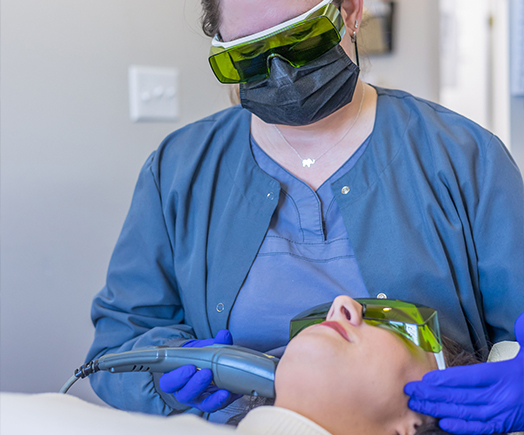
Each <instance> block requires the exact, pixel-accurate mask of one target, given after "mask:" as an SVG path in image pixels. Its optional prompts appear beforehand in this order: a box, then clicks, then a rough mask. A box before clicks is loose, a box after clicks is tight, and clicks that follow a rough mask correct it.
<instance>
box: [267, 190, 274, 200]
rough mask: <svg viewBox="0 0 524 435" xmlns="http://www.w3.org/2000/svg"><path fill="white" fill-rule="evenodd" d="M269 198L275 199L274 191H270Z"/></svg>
mask: <svg viewBox="0 0 524 435" xmlns="http://www.w3.org/2000/svg"><path fill="white" fill-rule="evenodd" d="M267 199H269V200H270V201H273V200H274V199H275V194H274V193H273V192H269V193H268V194H267Z"/></svg>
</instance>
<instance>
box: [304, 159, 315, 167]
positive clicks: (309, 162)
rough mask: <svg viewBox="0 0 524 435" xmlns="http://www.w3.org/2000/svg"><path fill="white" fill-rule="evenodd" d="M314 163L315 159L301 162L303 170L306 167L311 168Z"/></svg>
mask: <svg viewBox="0 0 524 435" xmlns="http://www.w3.org/2000/svg"><path fill="white" fill-rule="evenodd" d="M315 162H316V160H315V159H303V160H302V166H303V167H304V168H305V167H306V166H307V167H308V168H311V165H313V164H314V163H315Z"/></svg>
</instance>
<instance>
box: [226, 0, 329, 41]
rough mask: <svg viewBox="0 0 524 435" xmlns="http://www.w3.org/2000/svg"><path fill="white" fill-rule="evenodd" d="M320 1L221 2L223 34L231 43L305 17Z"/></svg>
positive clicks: (252, 0)
mask: <svg viewBox="0 0 524 435" xmlns="http://www.w3.org/2000/svg"><path fill="white" fill-rule="evenodd" d="M319 3H320V0H264V1H261V0H221V2H220V11H221V25H220V35H221V36H222V39H223V40H224V41H231V40H233V39H238V38H241V37H244V36H248V35H252V34H254V33H257V32H261V31H262V30H266V29H268V28H270V27H273V26H276V25H277V24H280V23H282V22H284V21H287V20H289V19H291V18H295V17H297V16H298V15H301V14H303V13H304V12H306V11H308V10H309V9H311V8H313V7H314V6H316V5H317V4H319Z"/></svg>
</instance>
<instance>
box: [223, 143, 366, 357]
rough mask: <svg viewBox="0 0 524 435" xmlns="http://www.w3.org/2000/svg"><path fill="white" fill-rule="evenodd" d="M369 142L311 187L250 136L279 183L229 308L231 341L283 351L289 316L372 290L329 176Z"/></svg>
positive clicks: (350, 163) (266, 168)
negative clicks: (268, 218) (268, 216)
mask: <svg viewBox="0 0 524 435" xmlns="http://www.w3.org/2000/svg"><path fill="white" fill-rule="evenodd" d="M368 142H369V138H368V139H367V140H366V141H364V143H363V144H362V145H361V146H360V147H359V148H358V149H357V150H356V151H355V153H353V155H352V156H351V157H350V158H349V159H348V160H347V161H346V162H345V163H344V164H343V165H342V166H341V167H340V168H339V169H338V170H337V171H336V172H335V173H334V174H333V175H332V176H331V177H330V178H329V179H328V180H326V181H325V182H324V183H323V184H322V186H320V187H319V188H318V189H317V191H316V192H315V191H314V190H313V189H312V188H311V187H310V186H309V185H308V184H307V183H305V182H303V181H302V180H300V179H299V178H297V177H295V176H294V175H293V174H291V173H290V172H288V171H287V170H286V169H284V168H283V167H282V166H280V165H279V164H278V163H277V162H275V161H274V160H273V159H272V158H271V157H269V156H268V155H267V154H266V153H265V152H264V151H263V150H262V149H261V148H260V147H259V145H258V144H257V143H256V142H255V140H254V139H253V137H251V147H252V150H253V154H254V157H255V160H256V162H257V164H258V166H259V167H260V168H261V169H262V170H263V171H264V172H266V173H267V174H268V175H270V176H271V177H272V178H274V179H275V180H278V181H279V182H280V185H281V189H282V190H281V191H280V197H279V201H278V205H277V208H276V210H275V212H274V213H273V217H272V219H271V223H270V225H269V229H268V231H267V234H266V236H265V238H264V241H263V242H262V246H261V247H260V250H259V251H258V254H257V257H256V259H255V261H254V263H253V266H252V267H251V269H250V271H249V274H248V276H247V278H246V281H245V283H244V285H243V286H242V288H241V290H240V293H239V295H238V297H237V299H236V301H235V304H234V306H233V309H232V311H231V317H230V321H229V330H230V331H231V333H232V335H233V339H234V342H235V344H237V345H240V346H246V347H250V348H252V349H256V350H259V351H262V352H269V353H272V354H274V355H276V356H280V354H281V353H282V351H283V347H284V346H285V345H286V344H287V342H288V341H289V319H291V318H293V317H294V316H295V315H296V314H298V313H300V312H302V311H304V310H306V309H308V308H311V307H312V306H314V305H318V304H321V303H324V302H330V301H332V300H333V299H335V298H336V297H337V296H339V295H349V296H351V297H353V298H356V297H369V293H368V291H367V290H366V286H365V285H364V282H363V280H362V276H361V275H360V271H359V269H358V264H357V261H356V259H355V255H354V252H353V248H352V247H351V242H350V241H349V238H348V234H347V231H346V227H345V226H344V220H343V218H342V214H341V213H340V209H339V207H338V205H337V202H336V200H335V196H334V195H333V192H332V190H331V183H333V182H334V181H336V180H337V179H339V178H340V177H342V176H343V175H345V174H346V173H347V172H348V171H350V170H351V168H352V167H353V166H354V164H355V163H356V162H357V160H358V159H359V158H360V156H361V155H362V153H363V152H364V150H365V149H366V147H367V144H368ZM318 164H322V163H321V162H319V163H318ZM260 331H264V332H263V333H262V334H261V333H260Z"/></svg>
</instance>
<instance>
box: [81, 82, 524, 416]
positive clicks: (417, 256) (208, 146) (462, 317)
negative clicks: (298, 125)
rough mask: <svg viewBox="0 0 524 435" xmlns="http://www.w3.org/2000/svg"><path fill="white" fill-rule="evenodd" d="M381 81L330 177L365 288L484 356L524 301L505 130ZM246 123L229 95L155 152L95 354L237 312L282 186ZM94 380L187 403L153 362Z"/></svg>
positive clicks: (520, 206) (119, 393)
mask: <svg viewBox="0 0 524 435" xmlns="http://www.w3.org/2000/svg"><path fill="white" fill-rule="evenodd" d="M377 93H378V101H377V113H376V115H377V116H376V122H375V126H374V129H373V133H372V135H371V137H370V139H369V143H368V145H367V147H366V149H365V150H364V151H363V153H362V155H361V156H360V158H359V159H358V160H356V162H355V164H354V166H353V167H352V168H351V169H350V170H348V171H347V172H346V173H344V174H340V177H339V178H338V179H334V180H332V182H331V183H328V184H329V187H330V189H331V191H332V193H333V195H334V197H335V200H336V204H337V206H338V208H339V210H340V213H341V215H342V217H343V220H344V226H345V228H346V231H347V234H348V237H349V239H350V240H351V247H352V249H353V251H354V255H355V258H356V259H357V261H358V266H359V271H360V274H361V276H362V279H363V281H364V283H365V287H366V289H367V290H368V291H369V294H370V295H371V297H375V296H377V295H379V294H380V293H384V294H386V295H387V297H388V298H390V299H405V300H410V301H413V302H418V303H422V304H425V305H429V306H431V307H434V308H436V309H437V310H438V312H439V321H440V324H441V328H442V333H443V334H445V335H447V336H449V337H451V338H453V339H454V340H455V341H457V342H458V343H459V344H460V345H462V346H463V347H464V348H465V349H469V350H477V351H479V352H481V353H482V354H484V355H486V354H487V351H488V349H489V347H488V346H489V345H488V343H489V342H497V341H501V340H514V339H515V336H514V334H513V324H514V322H515V320H516V318H517V317H518V315H519V314H520V313H521V312H523V311H524V185H523V182H522V177H521V174H520V171H519V169H518V168H517V166H516V164H515V163H514V161H513V160H512V158H511V156H510V155H509V153H508V151H507V150H506V149H505V147H504V145H503V144H502V143H501V142H500V140H498V138H496V137H495V136H493V135H492V134H491V133H489V132H488V131H486V130H484V129H482V128H481V127H479V126H478V125H476V124H474V123H473V122H471V121H469V120H467V119H465V118H464V117H462V116H460V115H458V114H456V113H453V112H451V111H449V110H447V109H445V108H443V107H441V106H439V105H436V104H433V103H430V102H427V101H424V100H421V99H419V98H416V97H414V96H412V95H409V94H407V93H405V92H401V91H395V90H387V89H380V88H377ZM250 122H251V114H250V113H249V112H247V111H246V110H244V109H242V108H241V107H239V106H236V107H233V108H230V109H228V110H225V111H223V112H220V113H217V114H214V115H212V116H210V117H208V118H205V119H202V120H200V121H198V122H195V123H193V124H190V125H188V126H186V127H184V128H182V129H180V130H177V131H176V132H174V133H173V134H171V135H170V136H169V137H167V138H166V140H165V141H164V142H163V143H162V145H161V146H160V147H159V148H158V150H157V151H156V152H154V153H153V154H152V155H151V157H150V158H149V159H148V160H147V161H146V163H145V164H144V166H143V168H142V171H141V172H140V176H139V179H138V182H137V186H136V190H135V193H134V196H133V201H132V204H131V208H130V210H129V214H128V216H127V218H126V221H125V224H124V227H123V229H122V233H121V235H120V238H119V240H118V243H117V245H116V247H115V250H114V253H113V256H112V259H111V263H110V265H109V270H108V275H107V283H106V286H105V287H104V289H103V290H102V291H101V292H100V293H99V294H98V295H97V296H96V297H95V299H94V301H93V307H92V319H93V323H94V324H95V326H96V332H95V339H94V342H93V345H92V347H91V349H90V351H89V354H88V356H87V359H88V360H92V359H95V358H97V357H100V356H101V355H103V354H107V353H113V352H124V351H128V350H134V349H141V348H144V347H150V346H158V345H170V346H179V345H181V344H183V343H184V342H185V341H187V340H190V339H194V338H197V339H205V338H210V337H212V336H214V335H215V334H216V333H217V332H218V331H219V330H220V329H223V328H226V327H228V325H229V324H230V323H231V322H230V320H232V319H230V317H231V314H232V312H233V310H236V309H237V308H238V306H236V305H235V301H236V300H237V298H238V297H239V294H242V293H243V292H244V291H245V290H247V289H246V288H243V286H244V285H245V284H246V279H247V277H248V275H249V272H250V270H251V268H252V266H253V264H254V262H255V261H256V260H257V254H258V253H259V251H260V249H261V246H262V245H263V242H264V240H265V236H266V234H267V232H268V228H269V227H270V226H271V225H272V219H273V216H274V213H275V210H276V208H277V206H278V199H279V197H280V190H281V188H282V187H281V184H280V182H279V181H278V180H276V179H275V178H273V177H272V176H270V175H268V173H266V172H265V171H264V170H262V169H261V167H260V166H259V164H257V162H256V161H255V158H254V156H253V152H252V150H251V147H250V125H251V124H250ZM338 175H339V174H337V176H338ZM321 200H322V198H321ZM328 232H329V225H328ZM257 261H258V260H257ZM313 264H314V263H313ZM241 289H242V291H240V290H241ZM260 304H265V305H267V306H268V310H269V309H270V308H272V309H278V307H277V305H278V304H276V303H274V302H273V301H272V300H271V299H269V298H263V299H260V300H259V305H260ZM250 308H251V309H250V313H252V312H253V309H256V308H257V307H254V308H253V307H250ZM246 320H249V319H248V318H247V317H246ZM288 320H289V319H287V320H286V321H288ZM247 326H249V324H248V325H247ZM262 332H264V331H261V333H262ZM277 344H278V343H277ZM272 345H274V344H272ZM90 381H91V385H92V386H93V389H94V390H95V391H96V392H97V394H98V395H99V396H100V397H101V398H102V399H103V400H105V401H106V402H107V403H110V404H111V405H112V406H115V407H117V408H120V409H126V410H129V411H142V412H149V413H155V414H169V413H172V412H186V411H189V408H188V407H187V406H185V405H182V404H180V403H178V402H177V401H176V400H175V398H174V396H173V395H172V394H167V393H163V392H162V391H161V390H160V388H159V386H158V379H157V377H152V376H151V375H150V374H149V373H122V374H112V373H107V372H98V373H96V374H94V375H93V376H92V377H90Z"/></svg>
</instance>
